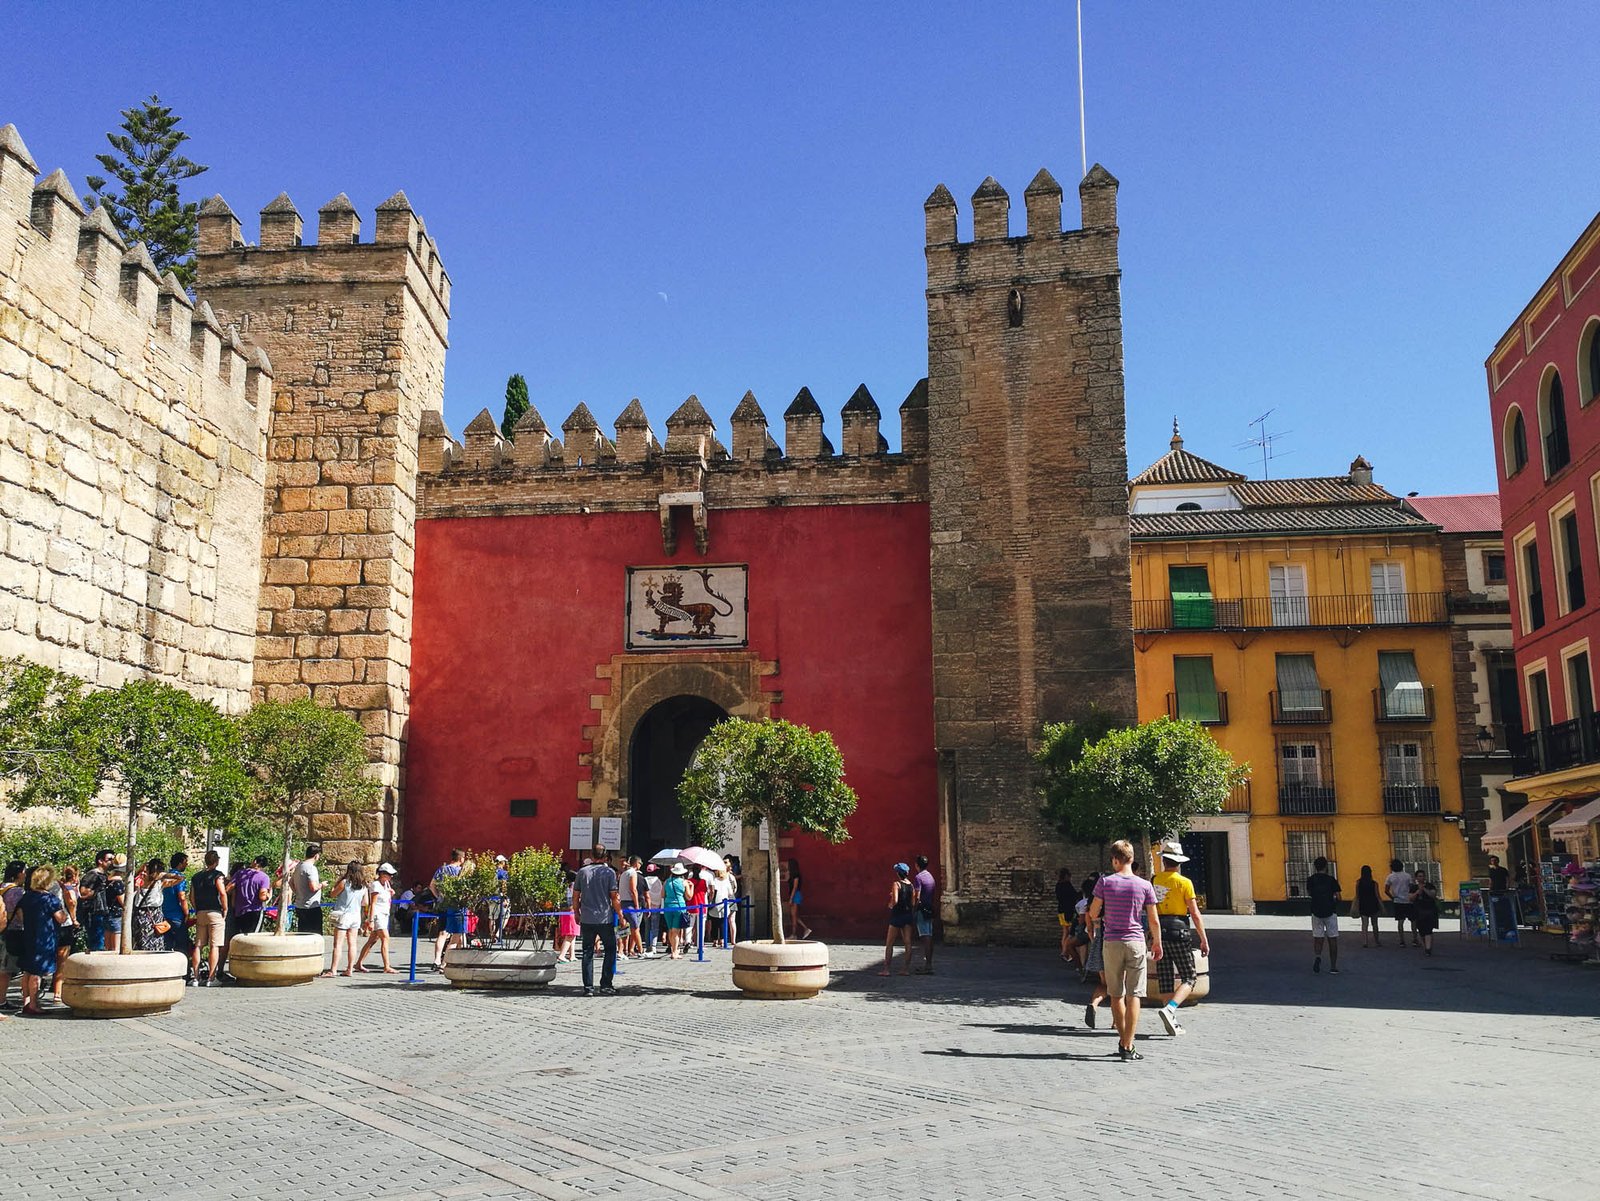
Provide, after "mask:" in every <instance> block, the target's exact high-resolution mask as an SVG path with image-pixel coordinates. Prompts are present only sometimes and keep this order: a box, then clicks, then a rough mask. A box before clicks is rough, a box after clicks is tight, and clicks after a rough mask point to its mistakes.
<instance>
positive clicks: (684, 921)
mask: <svg viewBox="0 0 1600 1201" xmlns="http://www.w3.org/2000/svg"><path fill="white" fill-rule="evenodd" d="M662 916H663V917H665V918H666V922H665V923H664V924H665V925H666V928H667V929H668V930H687V929H688V928H689V915H688V913H686V912H685V911H684V910H682V909H669V910H667V912H666V913H665V914H663V915H662Z"/></svg>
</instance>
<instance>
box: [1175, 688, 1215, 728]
mask: <svg viewBox="0 0 1600 1201" xmlns="http://www.w3.org/2000/svg"><path fill="white" fill-rule="evenodd" d="M1167 716H1168V717H1176V718H1178V719H1179V720H1180V721H1197V722H1199V723H1200V724H1201V725H1203V726H1225V725H1227V724H1228V694H1227V693H1226V692H1203V693H1188V692H1185V693H1181V694H1180V693H1176V692H1169V693H1167Z"/></svg>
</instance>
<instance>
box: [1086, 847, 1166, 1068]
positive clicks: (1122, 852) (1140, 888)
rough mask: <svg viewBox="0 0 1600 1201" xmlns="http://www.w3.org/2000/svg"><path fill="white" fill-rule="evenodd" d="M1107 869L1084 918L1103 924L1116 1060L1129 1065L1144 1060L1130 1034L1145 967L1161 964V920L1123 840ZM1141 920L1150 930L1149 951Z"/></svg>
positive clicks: (1153, 892) (1136, 1019) (1147, 883)
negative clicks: (1115, 1042)
mask: <svg viewBox="0 0 1600 1201" xmlns="http://www.w3.org/2000/svg"><path fill="white" fill-rule="evenodd" d="M1111 866H1112V868H1114V869H1115V870H1114V872H1113V873H1112V874H1111V875H1109V876H1101V877H1100V881H1099V883H1097V884H1096V885H1095V886H1094V902H1093V903H1092V904H1091V905H1090V906H1089V916H1090V918H1091V919H1092V920H1093V921H1099V922H1104V923H1105V950H1104V960H1105V978H1106V992H1107V993H1108V994H1109V995H1110V998H1111V1021H1112V1024H1113V1025H1115V1026H1116V1028H1117V1058H1118V1059H1120V1060H1122V1062H1123V1063H1131V1062H1132V1061H1133V1060H1135V1059H1143V1058H1144V1056H1143V1055H1141V1054H1139V1052H1138V1050H1137V1049H1136V1048H1135V1047H1134V1045H1133V1034H1134V1031H1135V1030H1137V1029H1138V1027H1139V999H1140V998H1141V997H1143V996H1144V990H1145V983H1146V975H1147V972H1148V970H1149V965H1150V964H1152V963H1158V962H1160V960H1161V919H1160V918H1159V917H1157V916H1156V890H1155V889H1154V888H1152V887H1151V886H1150V881H1148V880H1146V879H1143V878H1142V877H1140V876H1136V875H1134V874H1133V846H1132V844H1130V843H1129V842H1128V841H1127V840H1126V839H1119V840H1118V841H1116V842H1114V843H1112V844H1111ZM1141 917H1142V918H1144V922H1145V923H1147V924H1148V925H1149V928H1150V946H1149V950H1148V951H1147V950H1146V949H1145V933H1144V930H1145V927H1144V924H1143V923H1141V922H1140V918H1141Z"/></svg>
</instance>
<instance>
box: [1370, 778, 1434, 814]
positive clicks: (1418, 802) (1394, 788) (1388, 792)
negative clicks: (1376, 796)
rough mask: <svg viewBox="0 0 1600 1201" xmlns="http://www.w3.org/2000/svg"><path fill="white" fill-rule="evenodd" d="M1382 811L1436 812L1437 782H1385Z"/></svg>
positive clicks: (1395, 812) (1397, 812)
mask: <svg viewBox="0 0 1600 1201" xmlns="http://www.w3.org/2000/svg"><path fill="white" fill-rule="evenodd" d="M1383 811H1384V812H1385V813H1388V814H1411V813H1438V812H1440V809H1439V786H1438V785H1437V784H1385V785H1384V786H1383Z"/></svg>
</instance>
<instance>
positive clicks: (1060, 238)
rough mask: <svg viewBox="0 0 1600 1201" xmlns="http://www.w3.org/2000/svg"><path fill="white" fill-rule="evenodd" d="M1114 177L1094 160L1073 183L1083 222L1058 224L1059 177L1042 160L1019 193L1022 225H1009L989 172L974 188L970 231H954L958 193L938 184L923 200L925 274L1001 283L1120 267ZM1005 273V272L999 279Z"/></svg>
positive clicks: (937, 282)
mask: <svg viewBox="0 0 1600 1201" xmlns="http://www.w3.org/2000/svg"><path fill="white" fill-rule="evenodd" d="M1117 186H1118V185H1117V181H1116V179H1115V178H1114V177H1113V176H1112V174H1111V173H1110V172H1109V171H1107V170H1106V169H1105V168H1104V167H1102V166H1101V165H1100V164H1099V163H1096V164H1095V165H1094V166H1093V167H1091V168H1089V173H1088V174H1087V175H1085V176H1084V177H1083V179H1082V180H1081V181H1080V182H1079V184H1078V205H1079V212H1080V220H1081V222H1082V226H1081V228H1079V229H1068V230H1063V229H1062V228H1061V217H1062V210H1061V198H1062V190H1061V185H1060V184H1059V183H1057V182H1056V180H1055V177H1054V176H1052V175H1051V174H1050V172H1049V171H1047V170H1044V169H1043V168H1041V169H1040V170H1039V173H1038V174H1037V175H1035V176H1034V177H1033V181H1032V182H1031V183H1029V184H1028V187H1027V189H1026V190H1025V191H1024V192H1023V194H1022V199H1023V209H1024V213H1025V222H1024V228H1023V229H1022V230H1021V231H1020V232H1018V233H1016V234H1012V232H1011V198H1010V196H1009V195H1008V194H1007V193H1006V190H1005V189H1004V188H1003V187H1001V186H1000V184H999V183H998V182H997V181H996V180H995V179H994V177H993V176H990V177H989V178H987V179H985V180H984V181H983V182H982V183H981V184H979V185H978V189H977V191H975V192H974V193H973V194H972V237H971V238H969V239H966V240H962V239H961V238H960V236H959V235H958V233H957V228H956V217H957V206H956V199H955V197H954V196H953V195H952V194H951V192H950V189H949V188H947V187H945V186H944V185H943V184H940V185H939V186H938V187H936V188H934V190H933V193H932V195H930V196H929V197H928V199H927V201H926V202H924V204H923V206H922V207H923V218H924V223H925V229H926V236H927V256H928V281H929V286H930V287H938V286H941V285H958V286H959V285H974V286H975V285H977V284H980V283H981V284H985V285H992V286H997V287H998V286H1001V284H1007V285H1009V284H1022V283H1026V282H1029V281H1030V280H1031V279H1036V278H1041V277H1048V276H1051V275H1056V274H1059V273H1062V272H1074V273H1081V274H1089V275H1102V274H1106V273H1114V272H1115V271H1116V270H1117ZM1006 275H1008V276H1009V277H1010V278H1005V279H1002V278H1001V277H1002V276H1006Z"/></svg>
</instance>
